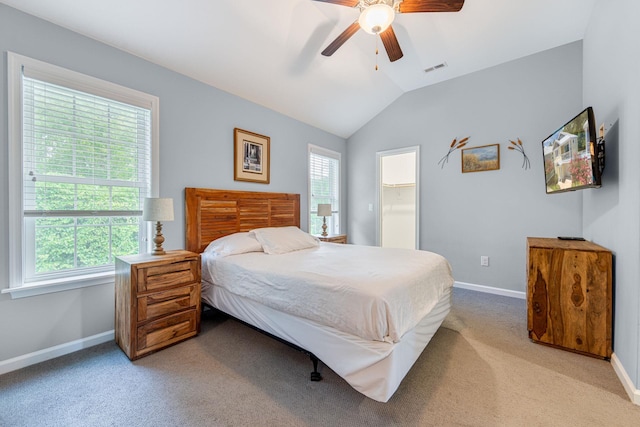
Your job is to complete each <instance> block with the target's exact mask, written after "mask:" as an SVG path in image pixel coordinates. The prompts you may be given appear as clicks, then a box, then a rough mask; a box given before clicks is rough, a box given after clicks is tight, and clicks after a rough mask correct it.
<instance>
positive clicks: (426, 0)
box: [400, 0, 464, 13]
mask: <svg viewBox="0 0 640 427" xmlns="http://www.w3.org/2000/svg"><path fill="white" fill-rule="evenodd" d="M462 5H464V0H404V1H403V2H402V3H400V13H417V12H458V11H459V10H460V9H462Z"/></svg>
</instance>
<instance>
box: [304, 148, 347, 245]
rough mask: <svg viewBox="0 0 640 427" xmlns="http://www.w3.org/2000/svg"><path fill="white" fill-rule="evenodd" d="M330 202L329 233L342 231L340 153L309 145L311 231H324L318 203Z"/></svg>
mask: <svg viewBox="0 0 640 427" xmlns="http://www.w3.org/2000/svg"><path fill="white" fill-rule="evenodd" d="M319 204H330V205H331V216H330V217H326V221H327V233H329V234H339V233H340V153H337V152H335V151H331V150H327V149H325V148H321V147H317V146H315V145H309V232H310V233H311V234H320V233H322V223H323V219H324V218H323V217H319V216H318V205H319Z"/></svg>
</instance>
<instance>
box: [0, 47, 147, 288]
mask: <svg viewBox="0 0 640 427" xmlns="http://www.w3.org/2000/svg"><path fill="white" fill-rule="evenodd" d="M23 73H24V74H25V75H29V76H31V77H34V78H37V79H40V80H43V81H47V82H49V83H53V84H58V85H62V86H65V87H68V88H71V89H75V90H79V91H82V92H86V93H90V94H93V95H96V96H101V97H104V98H108V99H111V100H115V101H119V102H124V103H127V104H129V105H135V106H137V107H140V108H144V109H148V110H150V112H151V159H150V162H151V164H150V172H151V182H150V186H151V188H150V196H151V197H158V196H159V182H160V173H159V164H160V162H159V145H160V143H159V141H160V99H159V98H158V97H157V96H154V95H150V94H147V93H144V92H141V91H138V90H135V89H131V88H128V87H125V86H121V85H118V84H116V83H112V82H109V81H106V80H102V79H98V78H96V77H92V76H88V75H85V74H82V73H78V72H76V71H72V70H68V69H65V68H63V67H59V66H56V65H52V64H48V63H46V62H42V61H39V60H36V59H32V58H29V57H26V56H22V55H19V54H16V53H13V52H7V100H8V102H7V104H8V112H7V118H8V123H7V128H8V137H9V141H8V159H9V167H8V175H9V176H8V178H9V181H8V182H9V189H8V201H9V207H10V208H9V212H8V218H9V265H8V267H9V289H3V290H2V291H1V293H10V294H11V296H12V298H21V297H24V296H31V295H39V294H42V293H50V292H59V291H62V290H67V289H75V288H79V287H84V286H93V285H97V284H102V283H109V282H113V273H112V272H111V273H109V274H110V277H109V278H108V280H105V279H100V280H98V281H96V279H95V278H94V277H90V278H89V280H88V281H87V280H86V279H87V277H86V276H73V275H72V276H66V280H67V281H68V282H69V283H66V284H63V283H55V284H51V283H46V284H43V283H38V284H37V286H34V285H33V284H32V285H29V284H25V283H24V278H25V268H24V266H23V260H24V259H25V252H24V247H23V244H24V242H23V240H24V239H23V237H24V236H23V218H24V213H23V210H22V206H23V188H22V185H23V181H22V177H23V173H22V166H23V161H22V75H23ZM141 229H142V230H146V235H145V234H144V233H142V236H141V238H142V239H143V240H145V241H146V242H145V249H146V250H150V249H151V239H150V238H149V237H150V236H152V235H153V231H152V225H151V222H149V223H148V224H146V227H144V226H143V227H141ZM77 279H79V280H77ZM22 287H25V289H24V290H21V289H20V288H22Z"/></svg>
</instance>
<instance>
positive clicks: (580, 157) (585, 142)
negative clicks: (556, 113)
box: [542, 107, 604, 194]
mask: <svg viewBox="0 0 640 427" xmlns="http://www.w3.org/2000/svg"><path fill="white" fill-rule="evenodd" d="M603 149H604V147H603V146H601V145H600V144H598V141H597V140H596V124H595V119H594V116H593V109H592V108H591V107H587V108H585V109H584V111H582V112H581V113H580V114H578V115H577V116H575V117H574V118H573V119H571V120H569V121H568V122H567V123H565V124H564V125H563V126H562V127H560V128H559V129H557V130H556V131H555V132H553V133H552V134H551V135H549V136H548V137H547V138H546V139H545V140H544V141H542V151H543V155H544V175H545V176H544V177H545V183H546V190H547V194H551V193H559V192H562V191H573V190H580V189H583V188H594V187H596V188H597V187H600V174H601V172H602V165H603V163H602V162H603V161H604V158H603V156H604V151H603V152H602V153H600V150H603Z"/></svg>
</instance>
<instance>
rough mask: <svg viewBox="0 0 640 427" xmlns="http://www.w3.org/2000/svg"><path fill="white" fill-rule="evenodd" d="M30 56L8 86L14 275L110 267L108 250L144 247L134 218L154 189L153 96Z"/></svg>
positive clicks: (37, 278) (39, 277)
mask: <svg viewBox="0 0 640 427" xmlns="http://www.w3.org/2000/svg"><path fill="white" fill-rule="evenodd" d="M18 59H24V58H18ZM31 61H33V62H31ZM31 61H26V62H27V64H21V66H20V69H19V73H17V74H18V75H17V76H16V77H17V78H18V79H19V82H16V83H14V84H18V85H19V87H20V91H19V95H20V101H21V102H20V104H19V105H20V106H21V108H20V111H18V112H17V116H19V117H17V118H16V119H15V120H16V121H18V120H19V126H20V132H13V134H14V137H15V139H16V141H14V146H15V150H14V155H13V157H16V156H19V157H20V162H21V166H22V167H21V171H16V172H14V174H16V173H20V174H21V179H20V181H19V184H16V185H17V186H19V187H20V188H19V193H20V196H21V200H22V203H21V210H20V212H19V213H18V214H17V215H15V218H17V219H18V220H19V221H20V226H21V239H20V240H21V242H20V243H16V246H18V245H20V244H21V246H22V247H21V254H22V259H21V263H20V264H21V266H20V267H21V274H20V276H22V277H21V280H19V282H21V283H22V284H29V283H33V282H42V281H46V280H51V279H58V278H65V277H67V278H68V277H72V276H80V275H87V274H95V273H100V272H112V271H113V264H114V257H115V256H119V255H128V254H134V253H139V252H142V251H144V249H145V243H144V240H146V239H145V237H146V229H147V226H146V225H147V224H146V223H144V222H143V221H141V215H142V205H143V202H144V199H145V198H146V197H150V196H151V191H152V189H151V187H152V181H153V179H152V147H153V146H154V144H153V143H152V140H153V138H152V133H153V131H152V129H153V127H152V117H153V116H154V115H155V114H154V109H156V108H157V101H155V100H157V98H155V97H150V101H149V102H141V101H140V93H139V92H136V91H133V90H129V89H126V88H122V87H120V86H117V87H115V89H114V87H113V86H115V85H112V84H110V83H107V82H101V81H98V80H96V79H92V78H89V77H87V76H82V75H78V74H77V73H73V72H71V71H67V72H66V73H65V70H63V69H60V68H59V67H53V66H48V65H47V64H44V65H43V63H40V62H39V61H34V60H31ZM13 62H15V61H13ZM50 67H51V68H50ZM49 71H50V72H49ZM77 76H82V77H81V81H77V80H75V79H74V77H77ZM79 78H80V77H79ZM78 87H80V88H81V89H78ZM128 91H130V95H131V96H130V100H131V101H132V102H131V103H129V102H127V101H128V99H127V97H128ZM102 95H107V96H102ZM109 95H112V97H109ZM154 98H155V99H154ZM14 113H16V112H14ZM18 135H20V137H18ZM13 179H14V180H16V181H17V178H16V177H15V176H14V177H13ZM14 286H15V284H14Z"/></svg>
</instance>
